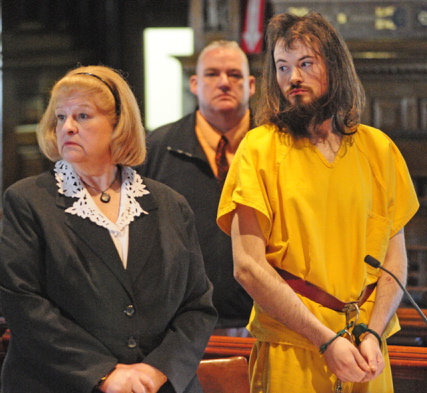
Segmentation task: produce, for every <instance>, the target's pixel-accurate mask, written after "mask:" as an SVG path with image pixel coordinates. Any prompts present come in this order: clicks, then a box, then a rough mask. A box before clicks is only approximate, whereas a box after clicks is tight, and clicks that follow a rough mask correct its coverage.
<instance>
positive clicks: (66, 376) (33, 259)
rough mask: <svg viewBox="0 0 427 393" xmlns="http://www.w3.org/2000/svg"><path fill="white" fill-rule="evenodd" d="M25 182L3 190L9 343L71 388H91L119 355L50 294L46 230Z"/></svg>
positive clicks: (0, 293)
mask: <svg viewBox="0 0 427 393" xmlns="http://www.w3.org/2000/svg"><path fill="white" fill-rule="evenodd" d="M23 188H24V187H20V188H16V187H13V186H12V187H11V188H9V189H8V190H7V191H6V192H5V197H4V218H3V223H2V225H3V227H2V234H1V239H0V298H1V303H2V311H3V314H4V316H5V319H6V321H7V323H8V326H9V327H10V330H11V332H12V340H11V343H10V346H13V350H14V353H22V354H27V355H26V356H28V354H30V358H31V359H30V360H31V361H30V363H32V364H34V369H37V367H40V365H42V367H41V369H42V370H43V373H45V374H46V375H49V374H52V375H55V376H56V378H58V379H59V380H61V383H63V384H64V386H68V388H69V390H67V391H76V392H91V390H92V388H93V386H95V385H96V383H97V381H98V380H99V379H100V377H102V376H103V375H105V374H106V373H108V372H109V371H111V370H112V369H113V368H114V366H115V365H116V363H117V360H116V359H115V358H114V357H113V356H112V355H111V353H110V352H109V351H108V349H107V348H106V347H105V346H104V345H103V344H102V343H101V342H100V341H99V340H98V339H96V338H95V337H94V336H92V335H91V334H89V333H88V332H86V331H85V330H84V329H82V328H81V327H80V326H78V325H77V324H76V323H74V322H73V321H72V320H71V319H70V318H67V316H66V315H64V312H63V311H61V310H60V309H59V308H58V307H57V306H56V305H55V304H53V302H51V301H50V300H49V296H48V294H47V293H46V287H45V285H44V282H45V280H46V276H47V272H46V269H45V265H44V260H45V255H44V253H45V247H44V245H45V240H44V234H43V231H42V227H41V225H40V223H39V222H38V217H37V214H36V213H35V212H34V206H31V204H30V203H29V202H28V200H27V198H26V197H25V195H26V194H31V190H30V191H28V192H27V193H26V192H24V191H25V190H23ZM50 202H51V203H52V208H54V203H55V202H54V200H50V201H46V203H50ZM77 295H78V294H76V296H77ZM17 310H19V312H18V311H17ZM10 350H12V348H10ZM10 355H11V354H10ZM10 361H11V362H12V361H13V359H10ZM77 376H78V377H77Z"/></svg>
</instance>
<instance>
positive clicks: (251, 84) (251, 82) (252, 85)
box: [249, 75, 256, 97]
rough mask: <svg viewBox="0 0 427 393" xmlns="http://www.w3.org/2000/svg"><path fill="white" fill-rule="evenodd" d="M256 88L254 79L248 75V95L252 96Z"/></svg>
mask: <svg viewBox="0 0 427 393" xmlns="http://www.w3.org/2000/svg"><path fill="white" fill-rule="evenodd" d="M255 90H256V79H255V77H254V76H252V75H249V96H250V97H252V96H253V95H254V94H255Z"/></svg>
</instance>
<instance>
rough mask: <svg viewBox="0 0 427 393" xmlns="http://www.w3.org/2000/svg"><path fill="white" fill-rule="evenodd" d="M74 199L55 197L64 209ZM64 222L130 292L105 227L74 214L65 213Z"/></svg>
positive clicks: (115, 250) (118, 257)
mask: <svg viewBox="0 0 427 393" xmlns="http://www.w3.org/2000/svg"><path fill="white" fill-rule="evenodd" d="M74 201H75V200H73V199H72V198H67V197H64V196H62V195H58V197H57V205H58V206H61V207H63V208H64V209H66V208H68V207H71V206H72V205H73V203H74ZM65 224H66V225H68V226H69V227H70V228H71V229H72V230H73V231H74V232H75V233H76V235H77V236H78V237H79V239H80V241H81V242H82V243H85V244H86V245H87V246H88V247H89V248H90V249H91V250H92V251H93V252H94V253H95V254H96V255H98V257H99V258H100V259H101V260H102V261H103V262H104V263H105V264H106V265H107V266H108V268H109V269H110V270H111V272H112V273H113V274H114V275H115V276H116V277H117V279H118V280H119V281H120V282H121V284H122V285H123V287H124V288H126V290H127V291H128V292H129V294H130V293H131V285H130V281H129V277H128V275H127V274H126V270H125V269H124V267H123V263H122V261H121V259H120V256H119V254H118V252H117V249H116V247H115V245H114V243H113V240H112V239H111V236H110V234H109V232H108V230H107V229H105V228H102V227H100V226H98V225H96V224H95V223H93V222H92V221H90V220H89V219H88V218H85V219H83V218H81V217H78V216H76V215H74V214H66V217H65Z"/></svg>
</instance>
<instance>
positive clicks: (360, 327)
mask: <svg viewBox="0 0 427 393" xmlns="http://www.w3.org/2000/svg"><path fill="white" fill-rule="evenodd" d="M365 333H372V334H373V335H374V336H375V337H376V338H377V340H378V342H379V344H380V348H381V346H382V341H381V337H380V335H379V334H378V333H377V332H376V331H375V330H372V329H369V328H368V326H367V325H365V324H364V323H359V324H357V325H356V326H355V327H354V328H353V336H354V342H355V343H356V345H357V346H359V345H360V343H361V342H362V340H361V339H360V336H361V335H363V334H365Z"/></svg>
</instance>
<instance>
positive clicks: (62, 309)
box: [0, 173, 216, 393]
mask: <svg viewBox="0 0 427 393" xmlns="http://www.w3.org/2000/svg"><path fill="white" fill-rule="evenodd" d="M144 182H145V183H146V185H147V189H148V190H149V191H150V194H148V195H145V196H143V197H141V198H138V202H139V203H140V204H141V206H142V208H143V209H144V210H145V211H147V212H148V213H149V214H148V215H145V214H144V215H142V216H141V217H137V218H135V220H134V221H133V222H132V223H131V224H130V235H129V236H130V239H129V255H128V268H127V269H126V270H125V269H124V267H123V264H122V262H121V260H120V257H119V255H118V253H117V250H116V248H115V246H114V243H113V241H112V239H111V237H110V234H109V232H108V231H107V230H106V229H105V228H102V227H99V226H97V225H96V224H94V223H93V222H91V221H90V220H89V219H82V218H80V217H78V216H75V215H71V214H68V213H65V209H66V208H67V207H69V206H71V205H72V203H73V202H74V201H75V199H73V198H69V197H65V196H63V195H60V194H59V193H58V190H57V186H56V184H55V179H54V177H53V175H52V173H44V174H42V175H39V176H37V177H33V178H28V179H24V180H22V181H20V182H18V183H16V184H14V185H13V186H11V187H10V188H9V189H8V190H7V191H6V192H5V199H4V219H3V231H2V236H1V241H0V296H1V303H2V307H3V313H4V316H5V318H6V320H7V322H8V325H9V327H10V329H11V332H12V337H11V341H10V345H9V348H8V353H7V358H6V360H5V363H4V366H3V372H2V387H1V391H2V392H11V393H21V392H22V393H24V392H26V393H65V392H67V393H68V392H69V393H82V392H88V393H89V392H91V390H92V388H93V387H94V385H95V384H96V383H97V381H98V380H99V379H100V378H101V377H102V376H104V375H105V374H107V373H108V372H109V371H111V370H112V369H113V368H114V366H115V365H116V364H117V363H118V362H119V363H127V364H132V363H136V362H145V363H148V364H150V365H152V366H154V367H156V368H158V369H160V370H161V371H162V372H163V373H164V374H166V376H167V377H168V379H169V382H168V383H167V384H165V385H164V387H162V389H161V390H160V391H161V392H162V393H163V392H178V393H179V392H201V388H200V386H199V384H198V381H197V378H195V377H194V376H195V372H196V369H197V366H198V363H199V360H200V358H201V357H202V355H203V351H204V348H205V346H206V344H207V341H208V339H209V336H210V334H211V332H212V330H213V328H214V325H215V322H216V312H215V310H214V308H213V306H212V302H211V295H212V287H211V284H210V282H209V280H208V279H207V277H206V275H205V271H204V267H203V261H202V256H201V252H200V248H199V245H198V241H197V236H196V231H195V226H194V219H193V214H192V212H191V209H190V208H189V206H188V204H187V203H186V201H185V200H184V198H182V197H181V196H180V195H178V194H177V193H175V192H174V191H172V190H171V189H169V188H168V187H166V186H164V185H162V184H160V183H157V182H154V181H151V180H149V179H144Z"/></svg>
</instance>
